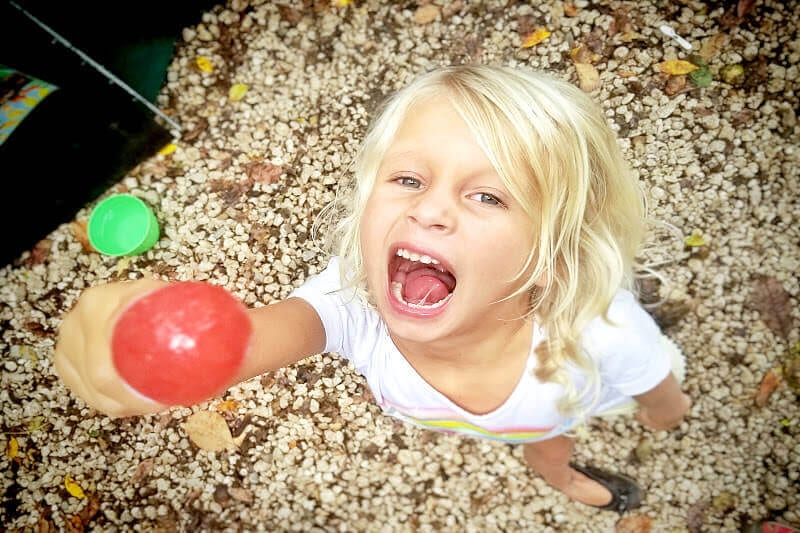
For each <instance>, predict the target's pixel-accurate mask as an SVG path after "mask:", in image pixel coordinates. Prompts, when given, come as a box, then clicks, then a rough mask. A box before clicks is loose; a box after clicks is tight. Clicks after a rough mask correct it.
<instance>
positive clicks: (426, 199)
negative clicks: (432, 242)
mask: <svg viewBox="0 0 800 533" xmlns="http://www.w3.org/2000/svg"><path fill="white" fill-rule="evenodd" d="M455 211H456V206H455V201H454V199H453V198H452V197H451V196H450V194H449V193H448V191H447V190H445V188H443V187H431V188H429V189H427V190H425V191H422V192H420V193H419V194H418V195H417V196H416V198H415V199H414V201H413V202H412V203H411V205H410V206H409V209H408V218H409V220H410V221H411V222H413V223H414V224H417V225H419V226H420V227H421V228H423V229H428V230H433V231H437V232H441V233H447V232H451V231H452V230H453V229H454V228H455V222H456V212H455Z"/></svg>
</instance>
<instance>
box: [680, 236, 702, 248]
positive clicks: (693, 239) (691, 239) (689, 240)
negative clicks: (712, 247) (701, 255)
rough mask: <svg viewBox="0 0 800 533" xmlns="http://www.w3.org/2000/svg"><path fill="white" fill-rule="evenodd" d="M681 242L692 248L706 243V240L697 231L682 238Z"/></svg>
mask: <svg viewBox="0 0 800 533" xmlns="http://www.w3.org/2000/svg"><path fill="white" fill-rule="evenodd" d="M683 242H684V243H685V244H686V246H691V247H693V248H694V247H697V246H705V245H706V240H705V239H704V238H703V236H702V235H700V234H699V233H692V234H691V235H689V236H688V237H686V238H685V239H683Z"/></svg>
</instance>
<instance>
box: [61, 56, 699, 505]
mask: <svg viewBox="0 0 800 533" xmlns="http://www.w3.org/2000/svg"><path fill="white" fill-rule="evenodd" d="M354 178H355V179H354V185H353V188H352V191H350V192H351V193H352V194H351V196H350V199H349V203H348V205H345V206H343V208H344V209H343V216H342V217H340V218H339V219H338V220H339V221H338V224H335V225H334V227H333V229H334V231H333V232H332V238H333V240H334V242H336V243H337V246H338V253H337V255H336V256H334V257H333V258H332V259H331V260H330V263H329V264H328V266H327V268H326V269H325V270H324V271H323V272H321V273H320V274H318V275H316V276H313V277H311V278H310V279H308V280H307V282H306V283H305V284H304V285H303V286H301V287H300V288H298V289H296V290H295V291H294V292H293V293H292V294H291V295H290V297H289V298H287V299H286V300H284V301H282V302H279V303H276V304H273V305H268V306H265V307H260V308H254V309H250V310H249V316H250V319H251V322H252V326H253V339H252V342H251V346H250V348H249V352H248V354H247V357H246V360H245V363H244V364H243V367H242V369H241V371H240V372H239V375H238V377H237V379H236V380H235V382H239V381H242V380H245V379H249V378H251V377H253V376H257V375H259V374H261V373H264V372H266V371H271V370H275V369H278V368H280V367H283V366H285V365H289V364H292V363H294V362H297V361H299V360H301V359H303V358H305V357H307V356H310V355H313V354H317V353H320V352H336V353H339V354H341V355H342V356H343V357H346V358H347V359H349V360H350V361H351V362H352V363H353V365H354V366H355V368H356V369H357V370H358V371H359V372H361V373H362V374H363V375H364V376H365V377H366V380H367V382H368V384H369V386H370V388H371V390H372V392H373V394H374V396H375V398H376V400H377V401H378V403H379V404H380V406H381V407H382V408H383V410H384V411H385V412H386V413H388V414H390V415H392V416H396V417H398V418H401V419H402V420H405V421H407V422H410V423H413V424H417V425H419V426H422V427H425V428H430V429H434V430H440V431H449V432H456V433H461V434H464V435H469V436H474V437H482V438H488V439H496V440H501V441H505V442H511V443H520V444H523V446H524V457H525V459H526V461H527V462H528V464H529V465H530V466H531V467H532V468H533V469H534V470H535V471H536V472H538V473H539V474H540V475H542V476H543V477H544V479H545V480H546V481H547V482H548V483H550V484H551V485H552V486H554V487H556V488H557V489H559V490H561V491H563V492H564V493H565V494H567V495H568V496H569V497H571V498H573V499H575V500H577V501H579V502H583V503H586V504H589V505H593V506H597V507H600V508H602V509H612V510H615V511H618V512H623V511H625V510H627V509H631V508H633V507H636V506H637V505H639V503H640V499H641V495H640V490H639V488H638V487H637V485H636V484H635V482H634V481H633V480H631V479H629V478H627V477H625V476H621V475H618V474H613V473H610V472H606V471H603V470H600V469H597V468H593V467H591V466H579V465H576V464H573V463H571V456H572V440H571V438H569V437H568V436H567V433H568V432H569V431H570V430H571V429H572V428H574V427H575V426H576V425H578V424H579V423H581V422H583V421H585V420H586V418H587V417H589V416H592V415H597V414H602V413H605V412H608V411H609V410H614V409H616V410H618V409H619V408H620V407H621V406H625V405H626V404H629V403H631V402H632V399H635V400H636V402H637V404H638V414H637V416H638V419H639V420H640V421H641V422H642V423H644V424H645V425H647V426H649V427H651V428H654V429H668V428H671V427H674V426H675V425H677V424H678V423H679V422H680V421H681V420H682V418H683V416H684V415H685V413H686V412H687V410H688V407H689V399H688V398H687V397H686V396H685V395H684V394H683V393H682V392H681V390H680V387H679V384H678V382H677V380H676V379H675V378H674V377H673V375H672V374H671V372H670V368H671V362H670V344H669V343H668V342H664V338H663V337H662V335H661V333H660V331H659V329H658V327H657V326H656V324H655V322H654V321H653V320H652V318H651V317H650V316H649V315H648V314H647V312H645V311H644V309H643V308H642V307H641V306H640V305H639V304H638V303H637V301H636V300H635V298H634V295H633V293H632V292H630V289H631V285H632V279H633V269H634V257H635V255H636V253H637V250H638V248H639V245H640V241H641V240H642V236H643V233H644V230H643V227H644V202H643V198H642V195H641V192H640V189H639V187H638V185H637V183H636V181H635V180H634V179H633V178H632V177H631V175H630V174H629V173H628V172H627V170H626V167H625V164H624V162H623V160H622V155H621V152H620V150H619V147H618V145H617V141H616V138H615V136H614V134H613V132H612V130H611V129H610V128H609V127H608V125H607V123H606V120H605V118H604V116H603V114H602V112H601V111H600V110H599V108H597V107H596V106H595V105H594V103H593V102H592V101H591V100H590V99H589V98H588V97H587V96H586V95H585V94H584V93H582V92H581V91H580V90H578V89H576V88H575V87H574V86H572V85H571V84H569V83H566V82H562V81H559V80H556V79H554V78H551V77H549V76H546V75H542V74H539V73H535V72H529V71H527V70H524V69H513V68H505V67H490V66H460V67H448V68H440V69H438V70H435V71H433V72H430V73H428V74H426V75H424V76H421V77H420V78H418V79H417V80H415V81H414V82H413V83H412V84H411V85H409V86H408V87H406V88H405V89H403V90H401V91H400V92H399V93H397V94H396V95H395V96H394V97H393V98H391V99H390V100H389V101H388V102H387V104H386V105H385V106H384V108H383V110H382V112H381V113H380V115H379V116H378V117H377V119H376V120H375V121H374V123H373V124H372V126H371V128H370V130H369V132H368V134H367V136H366V139H365V141H364V144H363V148H362V150H361V152H360V154H359V156H358V158H357V161H356V165H355V169H354ZM163 285H165V282H159V281H155V280H140V281H135V282H126V283H114V284H108V285H103V286H99V287H94V288H91V289H88V290H87V291H85V293H84V294H83V295H82V296H81V298H80V299H79V301H78V304H77V305H76V307H75V308H74V309H73V310H72V311H71V312H70V313H68V314H67V315H66V316H65V318H64V321H63V324H62V327H61V336H60V339H59V342H58V345H57V346H56V352H55V364H56V369H57V371H58V373H59V374H60V376H61V378H62V379H63V380H64V382H65V383H66V384H67V385H68V386H69V387H71V388H72V390H73V391H74V392H75V393H77V394H78V395H79V396H81V397H82V398H83V399H84V400H85V401H86V402H87V403H88V404H89V405H92V406H94V407H96V408H97V409H98V410H100V411H102V412H104V413H107V414H109V415H112V416H129V415H134V414H142V413H151V412H158V411H160V410H163V409H165V408H167V406H165V405H161V404H159V403H156V402H153V401H150V400H147V399H144V398H142V397H141V396H139V395H137V394H135V393H134V392H132V391H130V390H129V389H128V388H127V387H125V386H123V385H122V384H121V379H120V377H119V376H118V375H117V373H116V371H115V370H114V368H113V364H112V363H111V354H110V347H109V344H110V343H109V339H110V336H111V331H112V330H113V327H114V323H115V321H116V318H117V317H118V316H119V314H120V312H121V311H122V310H123V309H124V308H125V307H126V306H127V305H129V304H130V302H131V301H132V300H134V299H135V298H138V297H140V296H141V295H142V294H144V293H146V292H149V291H152V290H154V289H157V288H159V287H162V286H163ZM233 384H234V383H231V385H233Z"/></svg>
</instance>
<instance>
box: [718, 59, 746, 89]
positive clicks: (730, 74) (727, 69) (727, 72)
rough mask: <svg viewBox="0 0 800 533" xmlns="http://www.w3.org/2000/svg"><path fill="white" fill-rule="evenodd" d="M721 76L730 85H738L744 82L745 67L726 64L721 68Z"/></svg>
mask: <svg viewBox="0 0 800 533" xmlns="http://www.w3.org/2000/svg"><path fill="white" fill-rule="evenodd" d="M719 77H720V78H722V81H724V82H725V83H728V84H730V85H734V86H738V85H742V84H743V83H744V78H745V76H744V67H743V66H742V65H739V64H736V65H725V66H724V67H722V68H721V69H719Z"/></svg>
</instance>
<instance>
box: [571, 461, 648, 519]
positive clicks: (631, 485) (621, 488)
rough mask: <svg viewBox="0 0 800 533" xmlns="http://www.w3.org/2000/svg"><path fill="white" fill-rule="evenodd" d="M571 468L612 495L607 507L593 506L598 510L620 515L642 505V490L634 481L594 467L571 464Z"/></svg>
mask: <svg viewBox="0 0 800 533" xmlns="http://www.w3.org/2000/svg"><path fill="white" fill-rule="evenodd" d="M570 466H571V467H572V468H574V469H575V470H577V471H578V472H580V473H581V474H583V475H584V476H586V477H588V478H590V479H593V480H594V481H597V482H598V483H600V484H601V485H603V486H604V487H605V488H607V489H608V491H609V492H610V493H611V502H610V503H607V504H606V505H593V506H592V507H597V508H598V509H603V510H606V511H616V512H618V513H619V514H622V513H624V512H625V511H629V510H631V509H635V508H637V507H639V506H640V505H641V504H642V489H640V488H639V485H637V484H636V481H634V480H633V479H631V478H629V477H627V476H623V475H622V474H614V473H612V472H607V471H605V470H601V469H600V468H595V467H593V466H578V465H576V464H574V463H570Z"/></svg>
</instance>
